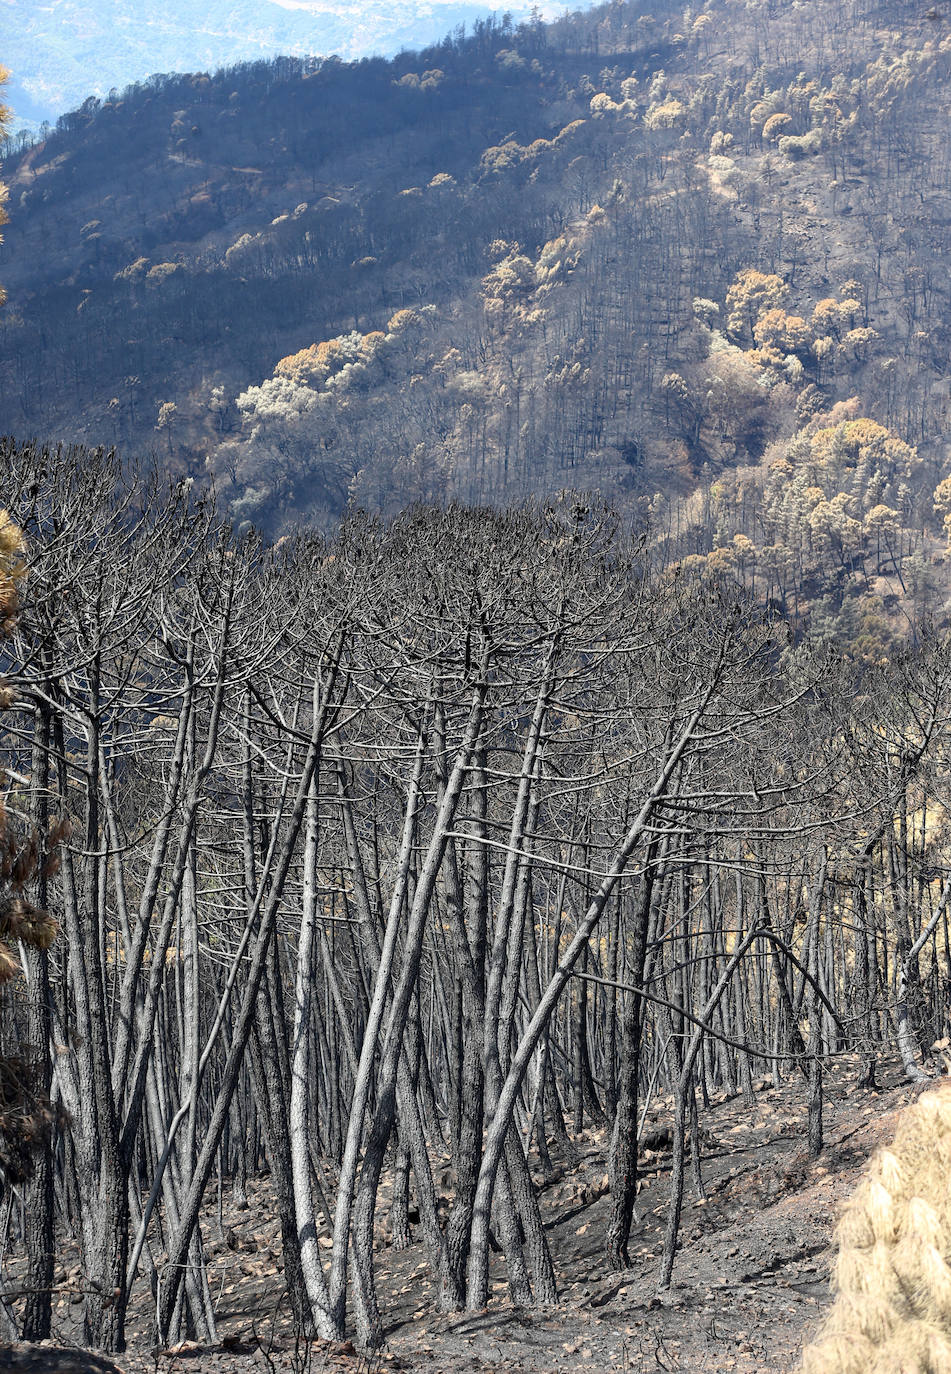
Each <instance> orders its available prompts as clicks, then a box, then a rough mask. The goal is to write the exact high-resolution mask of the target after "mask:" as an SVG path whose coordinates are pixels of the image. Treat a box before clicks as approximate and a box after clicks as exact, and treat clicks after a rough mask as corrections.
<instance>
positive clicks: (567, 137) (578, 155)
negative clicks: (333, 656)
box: [0, 0, 951, 656]
mask: <svg viewBox="0 0 951 1374" xmlns="http://www.w3.org/2000/svg"><path fill="white" fill-rule="evenodd" d="M686 18H687V19H689V23H687V24H685V22H684V19H685V16H684V14H683V12H681V11H679V10H678V11H677V12H673V11H671V12H669V13H667V12H665V11H664V10H655V13H654V15H653V17H651V18H646V17H645V16H643V15H641V14H639V13H638V11H637V9H636V8H635V7H634V6H633V5H627V4H623V3H622V4H612V5H610V6H605V7H602V8H601V9H599V10H595V11H591V12H589V13H587V14H582V15H577V16H573V17H570V18H568V19H565V20H562V21H559V22H558V23H556V24H552V25H548V26H543V25H541V24H539V23H532V24H529V25H522V26H519V27H517V28H515V27H512V26H510V25H505V24H497V23H487V24H483V25H479V26H477V28H476V31H475V32H474V34H473V35H472V36H471V37H470V38H469V39H466V40H462V39H460V38H458V37H456V38H454V39H452V40H447V41H446V42H444V43H443V44H441V45H439V46H438V47H436V48H432V49H430V50H428V51H427V52H424V53H422V54H420V55H418V56H417V55H413V54H403V55H401V56H400V58H398V59H397V60H395V61H394V62H392V63H385V62H382V61H374V62H363V63H360V64H356V65H350V66H348V65H345V64H341V63H324V64H311V65H306V64H299V63H294V62H283V63H281V64H273V65H264V64H258V65H253V66H248V67H246V68H243V69H239V70H237V71H235V72H232V73H228V74H222V75H221V76H220V77H217V78H215V79H214V80H209V79H208V78H182V79H174V80H164V81H158V82H154V83H150V85H149V86H148V87H146V88H143V89H140V90H138V91H134V92H132V93H130V94H129V95H128V96H127V97H126V98H125V99H124V100H122V101H108V102H105V103H104V104H103V105H101V106H100V107H96V106H88V107H86V108H85V109H84V110H83V111H81V112H79V113H77V114H76V115H74V116H71V117H70V119H69V120H67V121H65V122H64V128H63V129H62V131H61V132H60V133H58V134H57V135H56V136H55V137H54V138H52V139H50V140H49V141H48V143H47V144H45V145H42V146H40V147H37V148H35V149H33V150H31V151H30V152H28V153H27V154H26V155H25V156H24V157H23V158H21V159H20V160H19V161H18V162H14V163H8V164H7V165H6V168H5V175H6V177H7V178H8V179H9V180H10V181H11V184H12V186H13V193H14V194H13V200H12V208H13V212H14V221H13V224H12V225H11V230H10V233H9V242H8V245H7V247H6V248H5V249H4V258H3V260H2V262H0V276H2V277H3V278H4V279H5V280H6V281H7V283H8V286H9V291H10V302H11V307H10V309H8V311H7V313H6V318H5V319H4V320H3V321H2V323H0V369H2V371H0V376H2V378H3V382H4V385H3V395H4V398H5V399H4V401H3V412H2V415H0V422H2V425H3V426H4V427H7V428H9V429H11V430H14V431H18V432H19V433H21V434H22V433H30V432H39V433H42V434H51V433H52V434H59V435H62V436H63V437H69V438H83V439H89V440H92V441H96V440H98V441H106V442H108V441H112V440H115V441H118V442H121V443H123V444H124V445H126V446H128V447H132V448H135V449H137V450H139V451H140V452H142V451H147V450H148V449H150V448H151V449H157V450H159V457H160V460H161V461H165V462H168V463H170V464H172V465H173V467H175V468H176V469H177V470H182V471H185V470H188V471H192V472H194V473H195V474H196V475H199V476H200V475H203V474H205V473H207V472H211V473H212V474H213V475H215V476H216V478H217V481H218V484H219V490H220V491H221V493H222V495H223V497H224V499H226V500H227V501H229V502H230V503H231V504H232V506H233V508H234V511H235V515H236V517H238V518H241V519H250V520H252V521H254V522H255V523H257V524H261V525H264V526H265V527H269V528H271V529H273V530H279V529H281V528H285V527H287V526H288V525H289V524H292V523H293V522H294V521H295V520H297V519H301V518H304V519H307V520H317V521H321V520H326V519H328V518H333V516H334V515H335V513H336V512H338V511H339V510H340V509H341V507H342V506H343V504H345V503H346V501H348V500H355V501H357V502H360V503H362V504H365V505H368V506H370V507H375V508H381V509H384V510H386V509H392V508H394V507H395V506H398V505H399V504H401V503H403V502H405V501H406V500H408V499H413V498H423V499H433V498H440V497H442V496H444V495H445V494H447V493H448V494H451V495H455V496H458V497H461V498H463V499H467V500H480V501H485V500H492V501H497V500H503V499H512V498H518V497H520V496H523V495H525V494H527V493H531V492H536V493H538V492H549V491H553V490H557V489H559V488H560V487H564V486H575V487H597V488H599V489H600V490H602V491H603V492H605V493H606V494H607V495H608V496H609V497H610V498H611V499H612V500H620V501H622V502H623V503H627V504H628V506H629V507H630V509H631V510H636V511H638V512H642V513H646V512H648V511H649V512H650V513H651V515H652V518H653V522H654V526H655V529H656V530H658V531H659V533H658V536H657V537H658V538H659V539H660V541H661V549H660V556H662V557H664V558H674V557H677V558H684V557H688V558H693V559H698V560H700V561H701V562H702V564H703V565H704V566H707V565H708V564H709V566H710V567H711V569H712V570H718V569H719V570H723V569H729V570H732V571H734V572H738V573H739V574H740V575H741V576H743V577H745V578H747V579H748V580H751V581H752V582H753V583H754V585H755V586H756V588H757V590H758V591H760V592H762V594H763V595H765V596H767V597H770V598H772V599H774V600H775V601H776V602H777V603H778V604H779V605H781V606H782V607H783V609H784V610H785V611H786V612H787V613H788V614H790V615H791V616H792V617H793V618H794V619H796V618H799V619H802V618H804V617H805V616H806V615H808V616H810V617H811V619H812V621H813V624H814V625H818V626H822V627H824V631H823V632H825V633H828V634H830V635H832V636H839V637H843V636H844V637H847V638H848V639H850V640H851V641H852V642H854V643H857V644H859V645H860V646H861V652H868V653H870V654H872V655H873V656H874V655H875V654H879V653H881V652H882V651H883V648H884V646H886V645H887V644H888V643H889V642H890V641H891V640H892V639H894V638H895V637H897V636H900V635H901V634H902V633H903V632H904V627H905V626H906V624H907V621H906V619H905V616H906V612H907V610H908V607H909V604H911V605H913V607H914V609H915V610H916V611H924V610H933V611H941V608H942V605H943V601H944V598H945V597H946V595H947V591H946V590H943V588H945V585H946V580H945V573H944V572H943V571H941V569H942V566H943V558H944V552H943V540H942V525H941V521H942V518H943V517H944V515H945V514H946V513H947V512H951V486H949V484H946V483H944V482H943V479H944V477H945V474H946V472H947V466H948V460H947V455H946V440H945V433H946V429H947V407H948V399H949V394H951V391H949V379H948V374H949V366H948V359H949V350H951V331H949V328H948V325H947V320H948V318H949V315H951V281H949V276H948V271H947V266H946V264H947V261H948V260H949V256H951V214H949V213H948V210H949V202H948V200H947V193H946V189H945V188H946V185H947V171H948V150H947V145H946V140H945V139H944V137H943V133H942V130H943V127H944V124H943V121H944V118H945V117H946V91H947V89H948V86H947V82H948V78H949V75H951V39H949V37H948V35H947V33H946V26H945V21H944V20H943V19H941V18H940V16H939V17H936V18H930V19H929V18H927V17H922V16H921V15H920V14H919V12H918V11H917V10H916V9H915V8H914V7H913V6H911V5H888V6H886V7H880V6H878V5H874V4H871V3H868V0H843V2H842V3H838V4H836V5H833V6H829V7H822V9H821V10H812V9H810V10H809V11H803V10H802V9H801V8H799V7H798V6H796V5H795V4H794V3H791V2H790V3H771V4H770V6H769V7H768V10H767V7H765V6H763V7H757V6H753V7H752V8H751V7H749V6H745V7H744V8H743V13H742V16H740V17H738V11H737V10H736V7H735V6H734V5H733V4H732V3H731V2H730V0H708V3H707V4H706V6H705V7H704V9H703V10H701V11H698V12H696V13H692V14H690V15H688V16H686ZM683 30H686V32H684V31H683Z"/></svg>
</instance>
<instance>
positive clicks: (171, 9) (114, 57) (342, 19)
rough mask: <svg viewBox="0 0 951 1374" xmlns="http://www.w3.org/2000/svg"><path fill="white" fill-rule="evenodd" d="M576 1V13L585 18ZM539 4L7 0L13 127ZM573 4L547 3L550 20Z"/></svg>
mask: <svg viewBox="0 0 951 1374" xmlns="http://www.w3.org/2000/svg"><path fill="white" fill-rule="evenodd" d="M589 3H591V0H576V3H575V4H574V5H572V6H571V8H586V7H587V5H588V4H589ZM531 8H532V0H508V3H501V0H0V64H2V65H3V66H6V67H9V68H10V70H11V72H12V80H11V82H10V85H9V87H8V88H7V92H6V101H7V103H8V104H9V105H10V106H11V108H12V109H13V112H14V124H13V128H14V131H16V130H17V129H18V128H21V127H25V128H32V129H36V128H37V127H38V125H39V124H40V123H41V122H42V121H43V120H50V121H51V122H52V121H55V120H56V118H57V116H58V115H60V114H62V113H63V112H64V111H66V110H70V109H75V108H76V107H77V106H78V105H80V104H81V103H82V101H83V100H85V99H86V97H87V96H89V95H98V96H104V95H106V94H107V93H108V92H109V91H110V90H111V89H112V88H113V87H115V88H117V89H119V90H121V89H122V88H123V86H127V85H129V84H130V83H132V82H134V81H142V80H144V79H145V78H146V77H147V76H149V75H151V74H152V73H153V72H175V71H204V70H208V69H214V68H215V67H220V66H228V65H230V64H232V63H234V62H241V61H248V60H253V59H255V58H261V57H273V56H277V55H278V54H279V53H285V54H291V55H294V56H304V55H305V54H308V53H320V54H327V53H338V54H339V55H340V56H341V57H344V58H356V57H363V56H367V55H368V54H371V53H381V54H384V55H390V54H392V53H394V52H397V51H399V49H400V48H404V47H406V48H413V47H421V46H425V45H426V44H428V43H432V42H434V41H436V40H438V39H440V38H442V37H444V36H445V34H446V33H448V32H449V31H450V30H451V29H453V28H455V27H456V26H457V25H458V24H460V23H467V24H471V23H472V22H473V20H475V19H477V18H479V17H484V16H485V15H486V14H487V13H488V12H489V11H490V10H493V11H495V12H497V13H502V12H504V11H506V10H508V11H509V12H510V13H511V14H512V16H513V18H514V19H516V20H521V19H525V18H527V16H528V14H529V12H530V10H531ZM567 8H569V6H568V5H566V4H563V3H559V2H558V0H542V3H540V4H539V9H540V10H541V12H542V14H543V15H544V16H545V17H546V18H551V17H554V16H555V15H558V14H563V13H564V12H565V10H566V9H567Z"/></svg>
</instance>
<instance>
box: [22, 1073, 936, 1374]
mask: <svg viewBox="0 0 951 1374" xmlns="http://www.w3.org/2000/svg"><path fill="white" fill-rule="evenodd" d="M855 1071H856V1065H855V1064H854V1062H852V1061H851V1060H850V1059H845V1060H841V1061H839V1063H838V1065H837V1066H836V1068H835V1069H834V1070H833V1071H832V1072H831V1073H830V1075H829V1093H828V1101H827V1110H826V1142H827V1143H826V1148H825V1150H824V1152H823V1155H822V1157H821V1158H820V1159H819V1160H818V1161H816V1162H815V1163H812V1162H810V1160H809V1159H808V1156H807V1154H806V1152H805V1149H804V1146H803V1140H804V1134H805V1121H806V1097H805V1090H804V1086H803V1084H802V1082H801V1080H794V1081H790V1082H788V1083H785V1084H783V1086H782V1087H781V1088H779V1089H775V1088H772V1087H766V1086H765V1085H764V1086H763V1087H762V1088H761V1090H760V1091H759V1092H758V1093H757V1102H756V1108H755V1110H752V1111H751V1110H749V1109H747V1108H746V1107H744V1106H743V1103H742V1100H741V1099H740V1098H733V1099H731V1100H719V1101H718V1100H714V1101H712V1102H711V1104H710V1107H709V1109H703V1110H702V1121H703V1125H704V1143H703V1147H702V1166H701V1167H702V1176H703V1183H704V1189H705V1192H706V1195H707V1196H706V1200H703V1199H699V1198H698V1197H697V1196H696V1193H695V1191H694V1187H693V1182H692V1179H691V1181H690V1182H689V1183H688V1194H687V1199H686V1206H685V1209H684V1217H683V1226H682V1231H681V1244H682V1248H681V1250H680V1252H679V1254H678V1257H677V1263H676V1266H675V1269H674V1282H673V1285H672V1286H671V1287H670V1288H669V1289H666V1290H665V1289H663V1288H661V1287H660V1285H659V1268H660V1255H661V1249H662V1244H663V1227H664V1220H665V1216H666V1212H667V1194H668V1189H669V1153H668V1152H666V1150H665V1149H664V1147H663V1145H662V1144H661V1145H660V1148H658V1150H657V1151H656V1152H654V1151H646V1152H645V1155H644V1157H643V1159H642V1161H641V1167H642V1169H644V1170H645V1174H644V1178H643V1186H642V1190H641V1192H640V1195H639V1198H638V1220H637V1223H636V1227H635V1231H634V1234H633V1236H632V1245H631V1256H632V1259H633V1261H634V1267H632V1268H631V1269H630V1270H629V1271H627V1272H626V1273H624V1274H617V1273H611V1272H610V1271H609V1270H608V1269H607V1265H606V1261H605V1258H604V1252H603V1243H604V1233H605V1229H606V1225H607V1220H608V1215H609V1205H610V1204H609V1198H608V1196H607V1179H606V1176H605V1168H606V1148H607V1138H606V1134H605V1132H604V1130H590V1131H586V1132H584V1133H583V1134H582V1136H581V1137H580V1138H579V1139H578V1140H577V1147H578V1159H577V1162H575V1163H574V1164H572V1165H570V1166H569V1165H568V1164H567V1163H564V1162H563V1163H562V1165H561V1167H560V1168H559V1169H557V1170H556V1177H555V1178H554V1179H553V1180H551V1181H549V1182H548V1183H547V1185H545V1186H544V1187H543V1191H542V1198H543V1204H542V1205H543V1212H544V1215H545V1218H546V1224H547V1226H548V1231H549V1239H550V1243H551V1247H552V1252H553V1255H554V1258H555V1265H556V1270H557V1272H558V1274H559V1279H560V1288H561V1302H560V1304H559V1306H558V1307H557V1308H553V1309H544V1308H536V1309H525V1308H516V1307H513V1306H512V1305H511V1304H510V1303H509V1302H508V1299H507V1292H506V1288H507V1285H506V1282H505V1276H504V1271H503V1267H502V1265H501V1263H498V1264H497V1272H495V1273H494V1276H493V1294H492V1303H491V1306H490V1307H489V1308H488V1309H487V1310H486V1311H484V1312H480V1313H474V1314H473V1313H464V1314H457V1315H453V1316H441V1315H439V1314H438V1313H437V1311H436V1284H435V1282H434V1279H433V1276H432V1273H431V1272H430V1269H429V1266H428V1264H427V1262H426V1257H425V1254H424V1252H423V1248H422V1245H421V1244H415V1243H414V1244H413V1245H411V1246H410V1248H409V1249H407V1250H403V1251H396V1250H394V1249H393V1248H392V1246H391V1245H390V1244H389V1242H388V1238H387V1236H386V1235H385V1234H383V1233H381V1236H380V1242H379V1244H380V1251H379V1257H378V1272H379V1278H380V1288H381V1299H382V1301H381V1307H382V1309H383V1311H384V1313H385V1314H388V1317H389V1322H390V1324H389V1327H388V1329H387V1341H388V1344H387V1348H386V1349H385V1350H384V1352H382V1353H381V1354H379V1355H376V1356H373V1357H370V1358H368V1357H366V1356H361V1355H360V1354H359V1353H358V1352H357V1351H355V1350H354V1348H353V1346H352V1345H351V1344H349V1343H345V1344H343V1345H339V1346H328V1345H326V1344H324V1343H321V1342H313V1343H311V1344H310V1345H309V1346H307V1347H303V1346H301V1345H299V1344H296V1343H295V1341H294V1337H293V1332H292V1329H291V1323H290V1320H289V1312H288V1304H287V1301H286V1295H285V1293H284V1290H283V1286H282V1282H281V1272H280V1241H279V1234H278V1224H277V1222H276V1220H275V1219H274V1213H273V1208H272V1207H271V1206H270V1205H269V1201H270V1200H269V1190H268V1183H267V1180H266V1179H262V1180H257V1181H256V1182H255V1183H254V1185H253V1188H252V1189H250V1190H249V1199H250V1203H251V1206H250V1209H249V1210H247V1211H235V1212H233V1213H231V1212H229V1210H228V1209H227V1208H226V1209H225V1212H224V1215H223V1217H222V1222H223V1225H222V1228H221V1230H220V1231H219V1230H218V1224H217V1214H216V1212H215V1211H214V1209H212V1211H211V1213H210V1214H209V1217H208V1218H207V1223H206V1233H205V1234H206V1236H207V1237H208V1248H209V1251H210V1272H211V1278H212V1292H213V1294H214V1296H215V1298H216V1302H217V1314H218V1323H219V1328H220V1335H221V1340H220V1343H219V1344H218V1345H217V1346H216V1347H214V1348H209V1347H202V1346H198V1345H194V1344H190V1343H186V1344H185V1345H183V1346H181V1347H179V1348H177V1349H174V1350H161V1351H160V1350H156V1349H155V1348H154V1346H153V1344H152V1342H151V1341H150V1337H149V1332H150V1307H149V1295H148V1290H147V1289H146V1288H145V1286H144V1285H143V1286H142V1288H141V1291H140V1290H137V1292H136V1295H135V1300H134V1302H133V1304H132V1312H131V1320H130V1323H129V1338H130V1348H129V1350H128V1351H127V1352H126V1354H124V1355H123V1356H121V1357H118V1358H117V1361H116V1365H117V1366H118V1367H120V1368H121V1370H122V1371H124V1374H195V1372H196V1371H201V1374H232V1372H233V1374H250V1371H252V1370H267V1371H275V1372H276V1371H288V1370H292V1371H296V1372H297V1374H317V1371H325V1370H326V1371H339V1374H383V1372H384V1371H386V1370H388V1369H398V1370H406V1371H420V1372H421V1374H423V1372H425V1374H440V1372H441V1371H447V1374H449V1372H451V1374H470V1372H471V1374H484V1372H485V1371H490V1370H504V1371H516V1370H517V1371H524V1374H549V1371H562V1370H577V1371H585V1370H590V1371H592V1372H593V1371H599V1374H600V1371H607V1370H619V1371H625V1372H630V1374H635V1371H637V1372H638V1374H639V1372H640V1371H669V1372H670V1374H673V1372H674V1371H683V1372H684V1374H687V1371H689V1374H701V1372H702V1371H709V1374H716V1372H719V1371H734V1372H735V1374H763V1371H766V1370H769V1371H775V1374H779V1371H789V1370H792V1369H794V1368H795V1365H796V1361H797V1358H798V1354H799V1351H800V1349H801V1347H802V1345H803V1343H804V1342H805V1341H806V1340H808V1339H809V1338H810V1337H811V1335H812V1334H813V1333H814V1331H815V1329H816V1327H817V1325H818V1323H819V1320H820V1319H821V1316H822V1313H823V1311H824V1308H825V1307H826V1305H827V1303H828V1301H829V1273H830V1267H831V1263H832V1260H833V1258H834V1240H833V1231H834V1226H835V1221H836V1216H837V1213H838V1210H839V1208H840V1206H841V1204H842V1202H843V1201H844V1200H845V1198H846V1197H847V1196H848V1195H849V1193H850V1192H851V1190H852V1188H853V1187H854V1185H855V1183H856V1181H857V1179H858V1176H859V1174H860V1173H861V1171H862V1168H863V1167H864V1164H865V1161H866V1160H867V1158H868V1156H869V1155H870V1154H871V1152H872V1151H873V1150H874V1149H875V1148H876V1147H877V1146H878V1145H880V1144H882V1143H884V1142H886V1141H888V1140H889V1139H890V1138H891V1136H892V1135H893V1134H894V1130H895V1122H896V1115H897V1113H898V1112H899V1111H900V1109H901V1108H902V1107H903V1106H904V1105H906V1104H907V1103H908V1102H909V1101H910V1100H911V1098H912V1096H913V1095H914V1093H915V1089H913V1088H912V1087H911V1086H910V1085H908V1084H907V1083H906V1082H905V1081H904V1080H903V1079H902V1077H901V1073H900V1069H899V1067H898V1065H897V1064H894V1065H893V1064H889V1065H887V1066H884V1068H883V1070H882V1072H881V1073H880V1074H879V1081H880V1083H881V1084H882V1087H881V1090H880V1091H879V1092H877V1093H871V1092H867V1091H859V1090H857V1089H856V1088H854V1087H853V1086H852V1084H853V1083H854V1079H855V1076H856V1073H855ZM667 1110H668V1111H669V1104H667ZM654 1124H655V1126H656V1127H657V1128H658V1131H659V1133H660V1134H662V1133H663V1126H664V1124H665V1108H664V1104H660V1105H659V1110H658V1113H657V1120H656V1122H655V1123H654ZM556 1163H557V1161H556ZM384 1216H385V1209H384ZM70 1264H72V1265H75V1256H74V1255H73V1254H69V1253H64V1255H63V1269H62V1271H61V1273H60V1274H59V1275H58V1280H57V1281H58V1283H60V1284H61V1296H60V1297H59V1298H58V1300H57V1305H56V1308H55V1330H56V1341H55V1344H54V1345H53V1346H50V1345H47V1346H46V1347H41V1346H34V1347H25V1346H17V1347H13V1348H9V1347H8V1348H6V1349H0V1370H7V1369H10V1370H22V1371H28V1372H29V1374H41V1372H42V1374H46V1371H49V1372H50V1374H52V1372H53V1371H56V1372H57V1374H73V1371H76V1372H77V1374H78V1372H79V1371H90V1374H93V1371H103V1372H105V1371H108V1370H111V1369H113V1368H114V1367H115V1366H112V1365H110V1364H109V1363H108V1362H106V1361H103V1360H98V1359H97V1358H96V1357H94V1356H91V1355H88V1354H84V1353H82V1352H80V1351H78V1350H76V1349H75V1346H73V1349H72V1350H69V1349H68V1348H67V1347H69V1346H70V1345H71V1344H73V1342H75V1341H76V1339H77V1330H76V1319H77V1317H78V1316H79V1314H80V1311H81V1307H80V1305H79V1300H78V1293H77V1292H72V1291H70V1283H71V1281H73V1282H75V1284H76V1287H77V1288H78V1282H77V1280H78V1276H76V1271H75V1269H70V1268H69V1265H70ZM71 1276H73V1278H72V1280H71Z"/></svg>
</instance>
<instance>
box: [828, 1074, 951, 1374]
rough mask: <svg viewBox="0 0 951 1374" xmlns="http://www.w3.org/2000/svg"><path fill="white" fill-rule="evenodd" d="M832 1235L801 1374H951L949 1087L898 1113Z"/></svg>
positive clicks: (950, 1157)
mask: <svg viewBox="0 0 951 1374" xmlns="http://www.w3.org/2000/svg"><path fill="white" fill-rule="evenodd" d="M837 1236H838V1242H839V1258H838V1261H837V1264H836V1272H835V1286H836V1300H835V1304H834V1305H833V1308H832V1311H831V1312H830V1314H829V1316H828V1318H827V1320H826V1322H825V1325H824V1326H823V1328H822V1331H821V1332H820V1334H819V1336H818V1338H817V1340H816V1342H815V1344H813V1345H810V1346H807V1348H806V1350H805V1351H804V1353H803V1362H802V1370H803V1374H951V1084H947V1083H945V1084H944V1085H943V1086H942V1087H940V1088H938V1089H936V1090H934V1091H931V1092H928V1093H926V1094H925V1095H924V1096H923V1097H922V1098H920V1099H919V1101H918V1102H916V1103H915V1104H914V1105H913V1106H911V1107H909V1108H908V1109H907V1111H906V1112H905V1113H904V1114H903V1116H902V1119H901V1122H900V1125H899V1128H898V1133H897V1135H896V1137H895V1142H894V1144H893V1145H892V1146H891V1147H890V1148H889V1149H887V1150H880V1151H879V1152H878V1154H877V1155H875V1157H874V1158H873V1159H872V1161H871V1163H870V1164H869V1168H868V1173H867V1174H866V1176H865V1178H864V1179H863V1180H862V1182H861V1184H860V1185H859V1187H858V1188H857V1189H856V1191H855V1194H854V1196H853V1197H852V1198H851V1200H850V1201H849V1203H848V1206H847V1208H846V1210H845V1213H844V1215H843V1217H842V1219H841V1221H840V1222H839V1226H838V1231H837Z"/></svg>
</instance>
